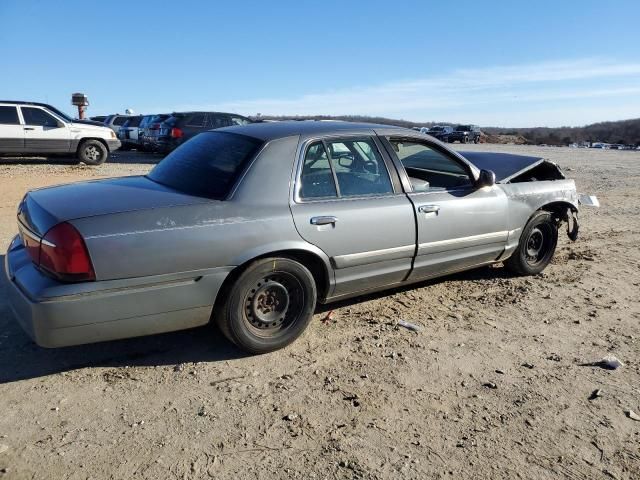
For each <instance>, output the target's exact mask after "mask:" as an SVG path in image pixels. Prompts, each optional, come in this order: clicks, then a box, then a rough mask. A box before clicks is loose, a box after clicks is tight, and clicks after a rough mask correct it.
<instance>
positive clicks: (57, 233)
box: [40, 222, 96, 281]
mask: <svg viewBox="0 0 640 480" xmlns="http://www.w3.org/2000/svg"><path fill="white" fill-rule="evenodd" d="M40 267H42V268H44V269H45V270H48V271H49V272H51V273H53V274H54V275H56V276H58V277H59V278H60V279H62V280H75V281H83V280H84V281H87V280H95V279H96V275H95V273H94V271H93V265H92V264H91V258H89V252H88V251H87V246H86V245H85V243H84V239H83V238H82V235H80V232H78V230H76V229H75V228H74V227H73V225H71V224H70V223H66V222H64V223H59V224H58V225H56V226H55V227H53V228H52V229H51V230H49V231H48V232H47V233H46V235H45V236H44V237H43V238H42V242H41V243H40Z"/></svg>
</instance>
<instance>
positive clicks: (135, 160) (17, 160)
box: [0, 150, 165, 168]
mask: <svg viewBox="0 0 640 480" xmlns="http://www.w3.org/2000/svg"><path fill="white" fill-rule="evenodd" d="M164 157H165V155H164V154H159V153H150V152H138V151H136V150H116V151H115V152H113V153H112V154H111V155H110V156H109V159H108V160H107V163H113V164H120V165H123V164H124V165H126V164H129V165H136V164H137V165H155V164H156V163H158V162H160V160H162V159H163V158H164ZM78 164H79V162H78V159H77V158H75V157H73V156H66V155H57V156H51V157H9V156H7V157H0V165H78ZM95 168H100V165H98V166H96V167H95Z"/></svg>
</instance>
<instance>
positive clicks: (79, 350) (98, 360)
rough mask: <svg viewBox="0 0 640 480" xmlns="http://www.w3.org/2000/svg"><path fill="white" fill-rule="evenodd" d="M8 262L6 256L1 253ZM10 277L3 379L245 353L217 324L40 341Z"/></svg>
mask: <svg viewBox="0 0 640 480" xmlns="http://www.w3.org/2000/svg"><path fill="white" fill-rule="evenodd" d="M0 265H4V255H0ZM507 277H508V274H507V273H505V271H504V269H503V268H480V269H476V270H472V271H469V272H464V273H459V274H456V275H452V276H449V277H447V280H449V281H451V280H453V281H469V280H479V279H496V278H507ZM438 281H441V280H438V279H434V280H428V281H425V282H420V283H415V284H412V285H408V286H404V287H399V288H395V289H392V290H386V291H383V292H380V293H374V294H369V295H363V296H359V297H355V298H352V299H349V300H343V301H340V302H336V303H332V304H329V305H319V306H318V308H317V309H316V313H324V312H327V311H330V310H334V309H336V308H340V307H344V306H349V305H355V304H358V303H363V302H367V301H370V300H375V299H377V298H382V297H387V296H390V295H394V294H397V293H401V292H404V291H408V290H412V289H416V288H422V287H427V286H429V285H431V284H434V283H436V282H438ZM7 287H8V285H7V280H6V278H5V276H4V274H3V275H2V279H1V280H0V384H3V383H10V382H15V381H19V380H26V379H30V378H37V377H42V376H45V375H51V374H55V373H60V372H66V371H71V370H76V369H80V368H87V367H123V366H142V367H151V366H162V365H165V366H166V365H178V364H181V363H189V362H219V361H226V360H232V359H237V358H242V357H245V356H246V355H247V354H245V353H244V352H243V351H241V350H240V349H238V348H236V347H235V346H233V345H232V344H231V343H230V342H229V341H227V340H226V339H225V338H224V337H223V335H222V333H220V332H219V331H218V330H217V329H216V328H215V327H214V326H213V325H211V324H209V325H205V326H204V327H199V328H195V329H191V330H184V331H179V332H171V333H164V334H160V335H152V336H147V337H139V338H132V339H126V340H116V341H111V342H103V343H96V344H91V345H81V346H76V347H66V348H57V349H47V348H41V347H39V346H37V345H36V344H35V343H34V342H33V341H32V340H31V339H30V338H29V337H28V336H27V334H26V333H25V332H24V331H23V330H22V329H21V327H20V326H19V325H18V323H17V321H16V320H15V319H14V317H13V313H12V312H11V309H10V307H9V305H8V302H7Z"/></svg>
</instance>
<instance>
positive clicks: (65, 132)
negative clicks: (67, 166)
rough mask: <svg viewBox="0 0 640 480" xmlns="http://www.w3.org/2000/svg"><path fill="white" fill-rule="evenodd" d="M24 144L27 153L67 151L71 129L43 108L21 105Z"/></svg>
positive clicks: (68, 149) (69, 145) (69, 144)
mask: <svg viewBox="0 0 640 480" xmlns="http://www.w3.org/2000/svg"><path fill="white" fill-rule="evenodd" d="M20 111H21V112H22V118H23V120H24V132H25V135H24V146H25V152H28V153H38V152H42V153H68V152H69V151H70V149H71V131H70V130H69V127H68V125H67V124H66V123H64V122H63V121H62V120H60V119H58V118H57V117H55V116H53V115H52V114H51V113H49V112H47V111H46V110H44V109H43V108H40V107H35V106H33V107H32V106H29V107H25V106H21V107H20Z"/></svg>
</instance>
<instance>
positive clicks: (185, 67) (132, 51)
mask: <svg viewBox="0 0 640 480" xmlns="http://www.w3.org/2000/svg"><path fill="white" fill-rule="evenodd" d="M638 7H639V5H638V2H637V0H628V1H625V0H620V1H616V2H603V1H602V0H599V1H589V0H587V1H578V0H575V1H560V0H555V1H545V0H538V1H530V0H529V1H511V2H508V1H493V2H491V1H490V2H480V1H466V0H457V1H455V2H448V1H442V0H440V1H437V2H431V1H415V2H403V1H400V0H396V1H393V2H390V1H385V2H383V1H377V0H369V1H366V2H365V1H362V2H356V1H345V0H343V1H333V0H324V1H322V2H312V1H304V0H297V1H291V2H289V1H276V0H271V1H240V0H235V1H229V2H222V1H201V2H198V1H192V0H181V1H177V0H172V1H162V0H154V2H152V3H150V2H146V1H140V2H134V1H117V0H111V1H108V2H92V1H86V0H85V1H73V0H69V1H65V2H56V1H30V0H0V25H1V27H0V58H1V59H2V60H1V65H2V68H1V70H0V97H1V98H7V99H21V100H40V101H46V102H49V103H52V104H54V105H56V106H58V107H60V108H62V109H64V110H66V111H67V112H73V108H72V107H71V105H70V104H69V101H70V95H71V93H72V92H75V91H81V92H84V93H86V94H87V95H88V96H89V100H90V102H91V105H90V107H89V114H90V115H99V114H107V113H113V112H123V111H124V110H125V109H126V108H133V109H134V110H135V111H136V112H139V113H153V112H164V111H172V110H184V109H215V110H225V111H236V112H238V113H243V114H255V113H257V112H260V113H262V114H283V115H295V114H329V115H338V114H363V115H382V116H387V117H394V118H405V119H409V120H414V121H450V122H465V123H466V122H473V123H478V124H480V125H483V126H490V125H491V126H514V127H515V126H540V125H547V126H559V125H583V124H587V123H592V122H596V121H602V120H617V119H624V118H637V117H640V47H639V46H640V26H639V24H638V17H637V13H638Z"/></svg>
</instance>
